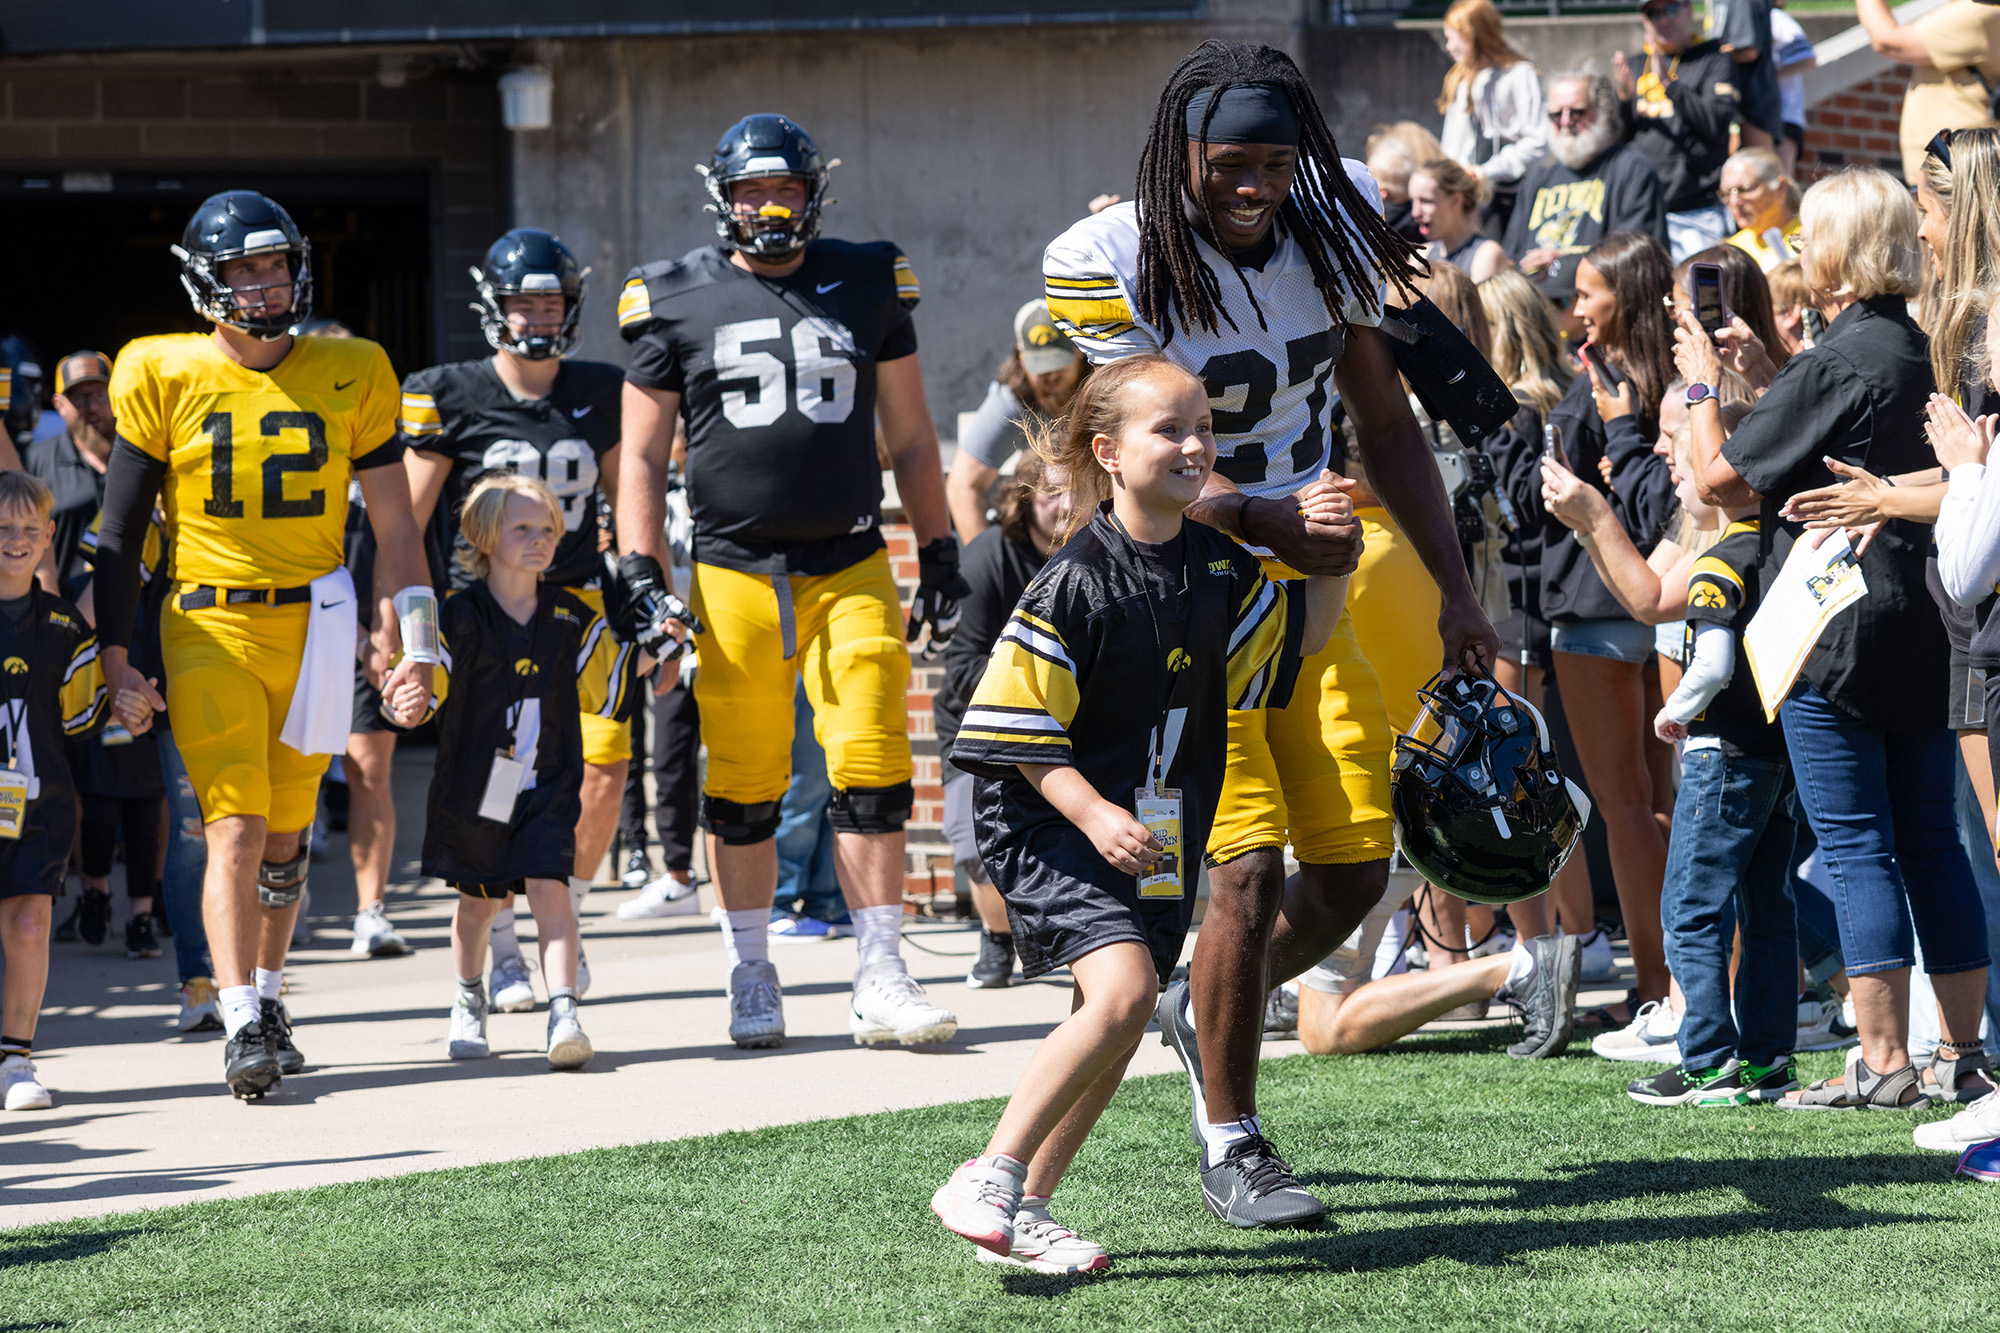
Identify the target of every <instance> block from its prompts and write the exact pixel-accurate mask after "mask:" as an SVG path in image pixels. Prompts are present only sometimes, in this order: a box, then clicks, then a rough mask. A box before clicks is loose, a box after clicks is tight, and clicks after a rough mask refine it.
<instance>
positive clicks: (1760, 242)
mask: <svg viewBox="0 0 2000 1333" xmlns="http://www.w3.org/2000/svg"><path fill="white" fill-rule="evenodd" d="M1715 192H1716V194H1717V195H1718V196H1720V197H1721V199H1722V206H1723V207H1724V208H1726V209H1728V210H1729V220H1730V221H1731V222H1734V223H1735V224H1736V234H1735V235H1733V236H1731V237H1730V238H1729V244H1731V245H1733V246H1735V247H1736V248H1737V249H1739V250H1741V251H1742V252H1743V253H1744V254H1746V255H1749V256H1750V257H1751V258H1752V259H1754V260H1756V261H1757V267H1758V268H1760V269H1762V270H1763V271H1764V272H1766V273H1769V272H1770V271H1771V270H1772V269H1774V268H1776V267H1777V266H1778V265H1780V264H1782V263H1784V262H1785V261H1786V260H1787V259H1790V258H1792V257H1793V256H1794V255H1796V254H1797V253H1798V252H1799V183H1798V182H1797V181H1795V180H1793V179H1792V178H1791V176H1789V175H1788V174H1786V172H1785V164H1784V162H1783V161H1782V160H1780V159H1779V157H1778V155H1777V154H1776V153H1774V152H1772V151H1771V150H1770V149H1768V148H1745V149H1743V150H1742V151H1741V152H1737V153H1732V154H1730V156H1729V160H1728V161H1727V162H1724V163H1723V164H1722V176H1721V178H1720V179H1719V180H1718V181H1717V186H1716V191H1715Z"/></svg>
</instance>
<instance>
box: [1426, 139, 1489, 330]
mask: <svg viewBox="0 0 2000 1333" xmlns="http://www.w3.org/2000/svg"><path fill="white" fill-rule="evenodd" d="M1409 188H1410V218H1411V220H1412V221H1414V222H1415V223H1416V224H1417V230H1418V232H1419V233H1421V234H1422V236H1423V238H1424V240H1425V241H1427V242H1428V244H1427V245H1426V246H1425V247H1424V258H1425V259H1428V260H1430V261H1431V263H1433V264H1437V263H1446V264H1450V265H1452V266H1453V267H1455V268H1458V269H1460V270H1462V271H1463V272H1464V274H1465V275H1466V276H1467V277H1469V278H1471V279H1472V281H1474V282H1484V281H1485V280H1486V279H1488V278H1490V277H1492V276H1493V275H1494V274H1495V273H1498V272H1499V271H1500V270H1501V269H1503V268H1512V267H1514V261H1513V260H1511V259H1509V258H1507V252H1506V251H1505V250H1503V249H1501V248H1500V242H1498V241H1496V240H1493V239H1492V238H1491V237H1488V236H1484V235H1481V234H1480V231H1479V199H1480V195H1481V194H1482V193H1484V187H1483V186H1482V185H1481V183H1480V180H1479V178H1478V177H1477V176H1475V175H1473V174H1472V173H1471V172H1469V171H1467V170H1466V169H1465V168H1464V167H1462V166H1460V165H1459V164H1458V163H1456V162H1454V161H1452V160H1451V159H1450V158H1448V157H1440V158H1436V159H1434V160H1432V161H1429V162H1426V163H1424V164H1423V165H1422V166H1420V167H1418V168H1417V169H1416V170H1415V171H1413V172H1411V173H1410V187H1409ZM1473 304H1474V305H1475V306H1476V305H1477V304H1478V303H1477V302H1476V301H1475V302H1474V303H1473Z"/></svg>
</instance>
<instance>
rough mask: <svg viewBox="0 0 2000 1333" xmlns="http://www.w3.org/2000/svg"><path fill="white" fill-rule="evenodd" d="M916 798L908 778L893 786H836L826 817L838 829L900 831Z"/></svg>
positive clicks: (908, 817)
mask: <svg viewBox="0 0 2000 1333" xmlns="http://www.w3.org/2000/svg"><path fill="white" fill-rule="evenodd" d="M915 801H916V792H915V791H914V790H913V789H912V788H911V786H910V784H909V783H907V782H899V783H897V784H896V785H895V786H893V787H835V788H834V789H833V800H832V802H831V803H830V804H829V805H828V806H827V810H826V817H827V820H828V822H829V823H831V824H832V825H833V827H834V831H835V832H838V833H901V832H902V831H903V825H904V824H906V823H908V822H909V819H910V806H911V805H912V804H913V803H914V802H915Z"/></svg>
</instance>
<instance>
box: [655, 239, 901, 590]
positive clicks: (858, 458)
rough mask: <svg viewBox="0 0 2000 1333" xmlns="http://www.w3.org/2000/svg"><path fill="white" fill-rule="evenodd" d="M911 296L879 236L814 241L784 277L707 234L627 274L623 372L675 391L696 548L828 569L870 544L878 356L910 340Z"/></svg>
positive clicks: (704, 555)
mask: <svg viewBox="0 0 2000 1333" xmlns="http://www.w3.org/2000/svg"><path fill="white" fill-rule="evenodd" d="M916 303H917V284H916V279H915V278H914V277H913V276H911V273H910V266H909V261H907V260H906V259H904V258H903V257H902V255H901V253H900V252H899V251H898V250H897V249H896V247H895V246H894V245H892V244H890V243H888V242H886V241H882V242H875V243H872V244H865V245H864V244H855V243H852V242H848V241H828V240H821V241H814V242H813V243H812V244H811V245H809V246H808V247H806V253H805V262H804V263H803V264H801V265H800V266H799V268H798V269H797V270H796V271H795V272H793V273H790V274H788V275H786V276H785V277H782V278H766V277H760V276H757V275H754V274H751V273H748V272H746V271H745V270H743V269H740V268H737V267H736V266H735V265H734V264H732V263H730V262H729V254H728V252H727V251H725V250H723V249H722V248H721V247H719V246H704V247H702V248H701V249H699V250H694V251H691V252H689V253H688V254H687V255H686V256H684V257H683V258H681V259H680V260H678V261H676V262H673V263H663V264H648V265H646V266H645V267H644V268H639V269H635V270H633V272H632V275H631V276H630V277H629V278H627V279H626V281H625V289H624V291H623V292H622V293H621V294H620V296H619V298H618V327H619V331H620V332H621V333H623V334H624V336H625V339H626V341H627V342H629V343H631V344H632V345H633V346H632V361H631V364H630V365H629V366H628V367H627V368H626V371H625V378H626V380H627V381H629V382H630V383H633V384H636V385H638V386H640V387H641V388H645V389H655V390H660V391H664V392H668V393H678V394H680V395H681V410H682V413H683V415H685V416H686V418H687V426H688V497H689V509H690V512H691V514H692V516H693V518H694V556H695V559H696V560H698V561H700V562H702V563H703V564H708V565H719V566H721V567H723V568H725V569H735V570H740V571H743V572H745V573H751V574H832V573H836V572H838V571H839V570H842V569H846V568H848V567H849V566H850V565H854V564H856V563H858V562H860V561H861V560H864V559H866V558H867V557H868V556H869V555H870V554H872V553H873V552H875V551H877V550H879V549H880V548H881V546H882V536H881V533H880V531H879V529H880V527H881V523H882V469H881V466H880V464H878V463H877V462H876V457H875V368H876V366H877V365H878V364H880V363H881V362H884V361H895V360H898V359H900V358H903V357H907V356H910V355H913V354H914V353H915V352H916V350H917V338H916V331H915V329H914V327H913V326H912V324H911V322H910V309H911V307H913V306H915V305H916Z"/></svg>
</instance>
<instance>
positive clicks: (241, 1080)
mask: <svg viewBox="0 0 2000 1333" xmlns="http://www.w3.org/2000/svg"><path fill="white" fill-rule="evenodd" d="M222 1077H223V1080H224V1081H225V1082H227V1083H228V1084H229V1090H230V1091H231V1092H232V1093H234V1094H236V1096H238V1097H240V1098H242V1099H243V1100H244V1101H246V1102H249V1101H255V1100H257V1099H258V1098H259V1097H262V1096H263V1095H264V1094H265V1093H267V1092H269V1091H270V1090H271V1089H273V1088H275V1087H277V1086H278V1083H279V1081H280V1079H279V1070H278V1057H277V1056H275V1055H273V1054H271V1043H270V1042H269V1041H268V1040H267V1039H266V1038H265V1036H264V1028H263V1025H262V1024H259V1023H249V1024H246V1025H244V1026H243V1027H241V1028H238V1029H237V1032H236V1035H235V1036H233V1037H231V1038H230V1039H229V1044H228V1045H227V1046H224V1047H223V1048H222Z"/></svg>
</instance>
